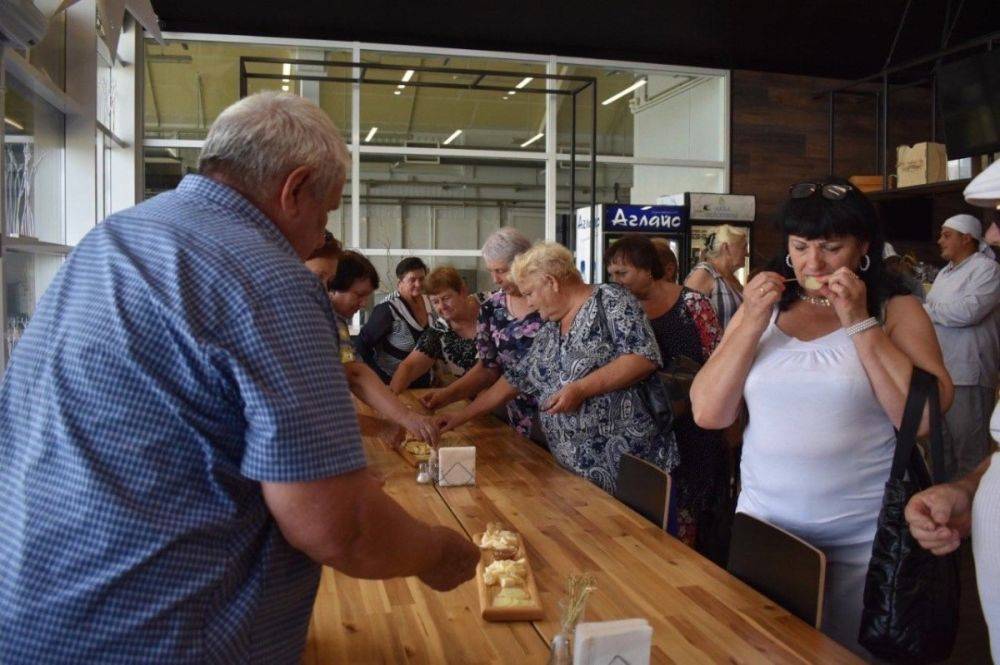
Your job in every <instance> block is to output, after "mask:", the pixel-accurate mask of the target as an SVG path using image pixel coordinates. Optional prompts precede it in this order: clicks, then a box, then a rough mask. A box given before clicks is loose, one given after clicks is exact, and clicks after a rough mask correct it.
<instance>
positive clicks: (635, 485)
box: [615, 453, 670, 530]
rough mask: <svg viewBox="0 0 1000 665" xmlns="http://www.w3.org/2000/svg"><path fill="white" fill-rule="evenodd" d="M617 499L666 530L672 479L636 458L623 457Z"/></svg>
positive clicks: (627, 455) (626, 454)
mask: <svg viewBox="0 0 1000 665" xmlns="http://www.w3.org/2000/svg"><path fill="white" fill-rule="evenodd" d="M615 498H616V499H618V500H619V501H621V502H622V503H624V504H625V505H626V506H628V507H629V508H631V509H632V510H634V511H635V512H637V513H639V514H640V515H642V516H643V517H645V518H646V519H648V520H649V521H650V522H652V523H653V524H655V525H656V526H658V527H660V528H661V529H664V530H666V528H667V516H668V515H669V513H670V475H669V474H667V473H666V472H665V471H664V470H663V469H659V468H657V467H656V466H654V465H652V464H650V463H649V462H647V461H646V460H644V459H640V458H638V457H636V456H635V455H631V454H629V453H623V454H622V456H621V461H620V462H619V465H618V481H617V483H616V487H615Z"/></svg>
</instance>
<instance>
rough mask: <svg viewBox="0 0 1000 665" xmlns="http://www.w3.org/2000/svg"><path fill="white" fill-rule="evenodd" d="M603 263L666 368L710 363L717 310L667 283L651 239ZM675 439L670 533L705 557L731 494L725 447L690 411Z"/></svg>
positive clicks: (718, 335)
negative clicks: (680, 362) (715, 514)
mask: <svg viewBox="0 0 1000 665" xmlns="http://www.w3.org/2000/svg"><path fill="white" fill-rule="evenodd" d="M604 258H605V262H606V263H607V273H608V276H609V277H611V279H612V280H614V281H615V282H617V283H618V284H621V285H622V286H624V287H625V288H626V289H628V290H629V292H631V293H632V295H634V296H635V297H636V298H637V299H638V300H639V304H640V305H641V306H642V309H643V311H644V312H645V313H646V316H647V317H648V318H649V322H650V325H651V326H652V329H653V335H655V337H656V343H657V346H658V347H659V349H660V355H661V356H662V358H663V366H664V367H670V364H671V362H672V361H674V360H675V359H677V358H679V357H681V356H685V357H687V358H689V359H690V360H692V361H694V362H695V363H697V364H698V365H701V364H703V363H704V362H705V361H707V360H708V357H709V356H710V355H711V354H712V351H714V350H715V347H716V346H718V344H719V341H720V340H721V339H722V328H721V327H720V326H719V320H718V318H716V316H715V312H714V311H713V310H712V305H711V304H710V303H709V302H708V299H707V298H706V297H705V296H703V295H701V294H700V293H698V292H697V291H692V290H691V289H689V288H687V287H682V286H680V285H679V284H671V283H668V282H666V281H664V280H663V272H664V270H663V266H662V265H661V264H660V260H659V256H658V253H657V250H656V247H655V246H654V245H653V243H652V242H650V240H649V239H648V238H645V237H643V236H640V235H638V234H632V235H626V236H624V237H623V238H622V239H621V240H619V241H618V242H616V243H615V244H613V245H611V246H610V247H609V248H608V250H607V252H606V253H605V255H604ZM674 434H675V436H676V438H677V449H678V452H679V453H680V465H679V466H678V467H677V468H676V469H674V473H673V480H674V485H673V486H674V490H675V492H676V497H675V498H676V500H674V501H672V502H671V513H672V515H671V516H672V519H671V520H670V525H669V527H668V531H670V533H671V534H673V535H675V536H677V538H678V539H679V540H681V541H682V542H684V543H685V544H686V545H688V546H690V547H695V548H697V549H698V550H699V551H701V552H703V553H704V552H706V550H707V549H708V547H709V545H710V543H709V542H708V539H707V538H706V537H704V536H705V535H706V534H708V533H710V532H711V531H710V529H709V528H706V529H705V533H704V534H699V529H698V527H699V525H702V524H704V525H706V527H707V526H708V525H709V524H710V523H711V521H712V514H711V511H712V508H713V506H715V505H717V504H718V502H719V499H720V498H721V497H722V495H723V494H724V493H725V492H726V488H727V486H728V482H727V480H728V479H727V468H728V467H727V464H726V450H725V446H724V443H723V440H722V435H721V433H720V432H711V431H708V430H705V429H702V428H700V427H698V426H697V425H696V424H695V423H694V419H693V418H692V416H691V413H690V410H688V411H687V412H686V413H682V414H680V415H678V416H677V417H676V418H675V420H674ZM699 536H702V537H700V538H699Z"/></svg>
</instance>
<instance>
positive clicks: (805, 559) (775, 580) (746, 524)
mask: <svg viewBox="0 0 1000 665" xmlns="http://www.w3.org/2000/svg"><path fill="white" fill-rule="evenodd" d="M727 568H728V570H729V572H730V573H732V574H733V575H734V576H735V577H738V578H739V579H741V580H743V581H744V582H746V583H747V584H748V585H750V586H752V587H753V588H754V589H756V590H757V591H759V592H760V593H762V594H764V595H765V596H767V597H768V598H770V599H771V600H773V601H774V602H776V603H777V604H778V605H781V606H782V607H783V608H785V609H786V610H788V611H789V612H790V613H792V614H794V615H795V616H797V617H799V618H800V619H802V620H803V621H805V622H806V623H808V624H811V625H812V626H814V627H816V628H817V629H818V628H819V627H820V624H821V623H822V621H823V585H824V583H825V581H826V555H825V554H823V552H821V551H820V550H818V549H816V548H815V547H813V546H812V545H810V544H809V543H807V542H806V541H804V540H802V539H801V538H798V537H796V536H794V535H792V534H790V533H788V532H787V531H785V530H783V529H779V528H778V527H776V526H774V525H773V524H768V523H767V522H765V521H763V520H760V519H757V518H755V517H751V516H750V515H747V514H746V513H736V517H735V519H734V520H733V537H732V541H731V542H730V544H729V566H728V567H727Z"/></svg>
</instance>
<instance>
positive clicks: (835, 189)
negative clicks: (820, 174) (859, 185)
mask: <svg viewBox="0 0 1000 665" xmlns="http://www.w3.org/2000/svg"><path fill="white" fill-rule="evenodd" d="M853 189H854V187H852V186H850V185H839V184H836V183H831V184H827V185H824V184H822V183H818V182H800V183H799V184H797V185H792V186H791V187H790V188H789V190H788V192H789V194H791V197H792V198H793V199H807V198H809V197H810V196H812V195H813V194H815V193H816V192H819V193H820V195H821V196H822V197H823V198H824V199H829V200H831V201H839V200H840V199H842V198H844V197H845V196H847V193H848V192H850V191H851V190H853Z"/></svg>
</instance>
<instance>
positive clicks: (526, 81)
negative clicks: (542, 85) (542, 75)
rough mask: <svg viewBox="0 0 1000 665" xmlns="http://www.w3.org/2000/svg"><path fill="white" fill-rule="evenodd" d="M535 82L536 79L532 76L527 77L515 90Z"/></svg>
mask: <svg viewBox="0 0 1000 665" xmlns="http://www.w3.org/2000/svg"><path fill="white" fill-rule="evenodd" d="M534 80H535V79H534V78H533V77H531V76H526V77H525V78H523V79H521V82H520V83H518V84H517V85H516V86H514V87H515V88H517V89H518V90H520V89H521V88H523V87H524V86H526V85H528V84H529V83H531V82H532V81H534Z"/></svg>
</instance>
